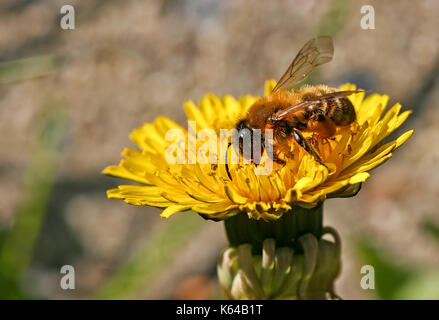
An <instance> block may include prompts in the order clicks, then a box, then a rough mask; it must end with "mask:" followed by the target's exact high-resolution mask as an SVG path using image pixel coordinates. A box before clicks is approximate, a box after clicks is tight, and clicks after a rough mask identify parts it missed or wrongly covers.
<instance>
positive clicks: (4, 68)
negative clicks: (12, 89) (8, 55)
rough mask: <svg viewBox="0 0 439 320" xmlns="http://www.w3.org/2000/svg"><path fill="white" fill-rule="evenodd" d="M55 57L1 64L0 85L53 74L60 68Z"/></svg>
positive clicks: (24, 59)
mask: <svg viewBox="0 0 439 320" xmlns="http://www.w3.org/2000/svg"><path fill="white" fill-rule="evenodd" d="M59 62H60V61H59V59H58V58H57V57H55V56H53V55H46V56H38V57H30V58H23V59H18V60H13V61H6V62H2V63H0V84H7V83H10V82H14V81H21V80H27V79H32V78H36V77H42V76H46V75H49V74H53V73H54V72H56V71H57V69H58V66H59Z"/></svg>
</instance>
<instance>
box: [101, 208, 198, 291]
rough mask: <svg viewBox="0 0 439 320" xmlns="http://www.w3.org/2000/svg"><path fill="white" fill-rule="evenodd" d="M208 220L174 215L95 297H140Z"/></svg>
mask: <svg viewBox="0 0 439 320" xmlns="http://www.w3.org/2000/svg"><path fill="white" fill-rule="evenodd" d="M204 223H206V221H205V220H203V219H202V218H201V217H200V216H199V215H197V214H195V213H193V212H189V213H184V214H179V215H175V216H172V218H170V219H169V220H168V221H166V222H164V223H163V224H162V225H161V226H160V227H159V228H158V229H156V231H155V233H154V234H153V235H151V238H149V239H148V241H147V243H146V245H145V246H144V247H143V248H141V249H140V250H139V251H138V252H137V253H136V254H135V255H134V256H133V258H132V259H130V260H129V261H128V262H127V263H126V264H125V265H123V266H122V267H121V268H120V269H119V271H117V272H116V273H115V274H114V275H113V276H112V277H111V278H110V279H109V280H108V281H107V282H106V283H105V285H104V286H103V288H101V290H99V291H98V292H97V293H96V294H95V295H94V297H93V298H96V299H130V298H131V299H133V298H136V296H137V295H138V294H139V293H140V292H141V290H143V289H145V288H147V287H148V285H149V284H150V283H151V282H152V280H153V279H154V277H155V275H156V274H158V273H159V272H160V271H162V270H163V269H164V268H165V267H166V266H167V264H169V263H170V262H171V261H172V258H173V257H174V256H175V254H176V252H178V251H179V250H180V249H181V248H182V247H183V246H184V245H185V244H186V243H187V242H188V240H189V239H190V238H191V236H193V234H194V233H195V232H196V231H197V230H198V229H200V228H201V226H202V225H203V224H204Z"/></svg>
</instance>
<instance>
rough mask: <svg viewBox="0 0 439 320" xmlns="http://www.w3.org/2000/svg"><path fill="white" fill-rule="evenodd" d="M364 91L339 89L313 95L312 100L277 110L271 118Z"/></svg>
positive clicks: (277, 117) (284, 116)
mask: <svg viewBox="0 0 439 320" xmlns="http://www.w3.org/2000/svg"><path fill="white" fill-rule="evenodd" d="M363 91H364V90H351V91H337V92H331V93H328V94H324V95H321V96H315V97H313V98H312V99H310V100H306V101H303V102H301V103H299V104H296V105H294V106H291V107H288V108H285V109H282V110H280V111H278V112H276V113H275V114H274V115H273V116H272V117H271V119H272V120H276V121H278V120H283V119H285V118H286V117H288V116H289V115H290V114H292V113H294V112H297V111H299V110H302V109H304V108H306V107H309V106H311V105H315V104H318V103H322V102H324V101H327V100H334V99H339V98H343V97H347V96H349V95H351V94H353V93H359V92H363Z"/></svg>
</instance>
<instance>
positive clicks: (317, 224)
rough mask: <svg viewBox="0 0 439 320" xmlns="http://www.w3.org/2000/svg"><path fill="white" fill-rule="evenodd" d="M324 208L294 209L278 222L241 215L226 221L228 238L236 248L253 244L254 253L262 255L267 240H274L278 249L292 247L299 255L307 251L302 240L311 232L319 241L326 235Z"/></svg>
mask: <svg viewBox="0 0 439 320" xmlns="http://www.w3.org/2000/svg"><path fill="white" fill-rule="evenodd" d="M322 225H323V205H320V206H318V207H315V208H312V209H305V208H302V207H298V206H296V207H294V209H293V210H291V211H288V212H286V213H284V214H283V215H282V217H281V218H279V219H278V220H276V221H269V222H267V221H263V220H254V219H249V218H248V216H247V214H246V213H245V212H241V213H239V214H237V215H235V216H233V217H231V218H229V219H227V220H225V221H224V226H225V229H226V234H227V238H228V240H229V243H230V245H231V246H233V247H237V246H239V245H241V244H244V243H249V244H251V245H252V252H253V253H260V252H261V250H262V243H263V241H264V240H265V239H268V238H272V239H274V240H275V241H276V246H278V247H290V248H293V249H294V251H295V252H297V253H300V252H303V249H302V246H301V245H300V244H299V243H298V239H299V238H300V237H301V236H302V235H304V234H307V233H311V234H313V235H314V236H315V237H316V238H317V239H320V237H321V235H322V228H323V227H322Z"/></svg>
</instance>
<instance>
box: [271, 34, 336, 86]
mask: <svg viewBox="0 0 439 320" xmlns="http://www.w3.org/2000/svg"><path fill="white" fill-rule="evenodd" d="M333 55H334V44H333V42H332V38H331V37H330V36H320V37H317V38H314V39H311V40H309V41H308V42H307V43H306V44H305V45H304V46H303V48H302V49H300V51H299V53H298V54H297V56H296V57H295V58H294V60H293V62H292V63H291V65H290V66H289V67H288V69H287V71H286V72H285V73H284V74H283V76H282V77H281V78H280V79H279V81H278V82H277V84H276V86H275V87H274V89H273V92H274V91H276V90H279V89H284V90H291V89H292V88H293V87H294V86H295V85H296V84H298V83H299V82H300V81H302V80H303V79H305V78H306V77H307V76H308V75H309V74H310V73H311V71H313V70H314V68H315V67H317V66H319V65H321V64H324V63H327V62H329V61H331V60H332V57H333Z"/></svg>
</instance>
